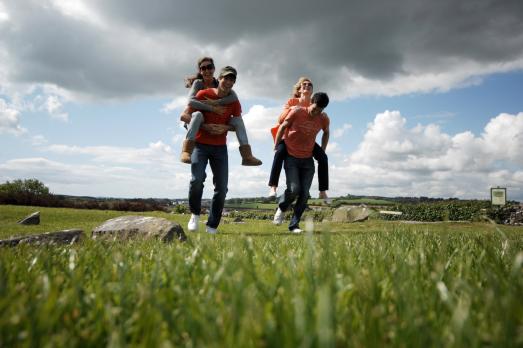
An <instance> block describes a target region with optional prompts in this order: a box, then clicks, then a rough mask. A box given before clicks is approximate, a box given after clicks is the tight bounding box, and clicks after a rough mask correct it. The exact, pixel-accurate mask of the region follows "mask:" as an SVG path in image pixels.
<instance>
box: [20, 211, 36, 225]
mask: <svg viewBox="0 0 523 348" xmlns="http://www.w3.org/2000/svg"><path fill="white" fill-rule="evenodd" d="M18 223H19V224H20V225H39V224H40V212H39V211H37V212H34V213H32V214H31V215H27V216H26V217H25V218H23V219H22V220H20V221H18Z"/></svg>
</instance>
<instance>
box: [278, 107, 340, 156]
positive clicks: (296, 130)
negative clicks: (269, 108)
mask: <svg viewBox="0 0 523 348" xmlns="http://www.w3.org/2000/svg"><path fill="white" fill-rule="evenodd" d="M285 121H287V122H289V125H288V126H287V128H286V129H285V138H284V141H285V145H286V146H287V152H288V153H289V155H291V156H293V157H297V158H308V157H312V150H313V149H314V143H315V142H316V135H318V133H319V131H320V130H321V129H322V130H323V131H326V130H327V129H328V128H329V124H330V120H329V117H328V116H327V115H326V114H325V113H321V114H320V115H317V116H311V114H309V111H308V110H307V109H306V108H303V107H296V108H294V109H293V110H292V111H291V112H289V114H288V115H287V117H286V118H285Z"/></svg>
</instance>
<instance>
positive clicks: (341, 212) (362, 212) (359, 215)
mask: <svg viewBox="0 0 523 348" xmlns="http://www.w3.org/2000/svg"><path fill="white" fill-rule="evenodd" d="M369 214H370V209H369V208H367V207H366V206H359V207H347V206H344V207H339V208H338V209H336V210H335V211H334V213H333V214H332V222H356V221H364V220H367V219H368V218H369Z"/></svg>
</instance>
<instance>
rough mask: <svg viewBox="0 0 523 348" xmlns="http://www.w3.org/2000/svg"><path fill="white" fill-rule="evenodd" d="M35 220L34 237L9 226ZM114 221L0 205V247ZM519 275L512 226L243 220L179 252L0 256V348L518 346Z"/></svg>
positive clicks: (193, 239) (522, 258) (125, 248)
mask: <svg viewBox="0 0 523 348" xmlns="http://www.w3.org/2000/svg"><path fill="white" fill-rule="evenodd" d="M35 210H39V211H40V212H41V221H42V222H41V225H38V226H20V225H17V224H16V221H17V220H19V219H21V218H22V217H24V216H25V215H27V214H29V213H31V212H33V211H35ZM120 215H123V214H122V213H121V212H113V211H111V212H105V211H94V210H92V211H90V210H72V209H51V208H34V207H14V206H0V238H6V237H8V236H11V235H21V234H32V233H37V232H45V231H54V230H60V229H69V228H81V229H84V231H85V232H90V231H91V229H92V228H93V227H95V226H97V225H99V224H100V223H102V222H103V221H105V220H107V219H109V218H112V217H116V216H120ZM144 215H151V216H159V217H165V218H167V219H169V220H173V221H177V222H179V223H180V224H182V226H183V227H185V224H186V222H187V220H188V216H182V215H171V214H164V213H144ZM522 264H523V228H522V227H507V226H496V225H490V224H480V223H461V224H451V223H441V224H403V223H400V222H383V221H372V220H371V221H367V222H365V223H356V224H344V225H342V224H318V225H316V226H315V231H314V233H304V234H303V235H291V234H289V233H287V232H286V228H285V226H279V227H276V226H272V225H270V223H268V222H260V221H248V222H247V223H245V224H232V223H224V224H222V225H220V234H218V235H216V236H211V235H206V234H204V233H196V234H189V240H188V242H186V243H183V244H180V243H172V244H162V243H161V242H157V241H148V242H143V241H142V242H140V241H134V242H127V243H123V242H115V243H107V242H101V241H92V240H89V239H86V240H85V241H84V242H82V243H81V244H77V245H73V246H41V247H36V246H29V245H24V246H20V247H16V248H2V249H0V313H1V316H0V347H13V346H46V347H62V346H67V347H71V346H82V347H84V346H93V347H99V346H107V345H108V346H112V347H119V346H124V345H125V346H127V345H131V346H147V347H156V346H163V347H171V346H173V347H174V346H184V347H342V346H355V347H383V346H397V347H420V346H437V347H452V346H456V347H475V346H497V347H512V346H523V268H522Z"/></svg>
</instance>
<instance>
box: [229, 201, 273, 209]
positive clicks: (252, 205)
mask: <svg viewBox="0 0 523 348" xmlns="http://www.w3.org/2000/svg"><path fill="white" fill-rule="evenodd" d="M225 207H226V208H227V209H234V208H242V209H267V210H276V202H274V203H259V202H246V203H241V204H232V203H228V204H226V205H225Z"/></svg>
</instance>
